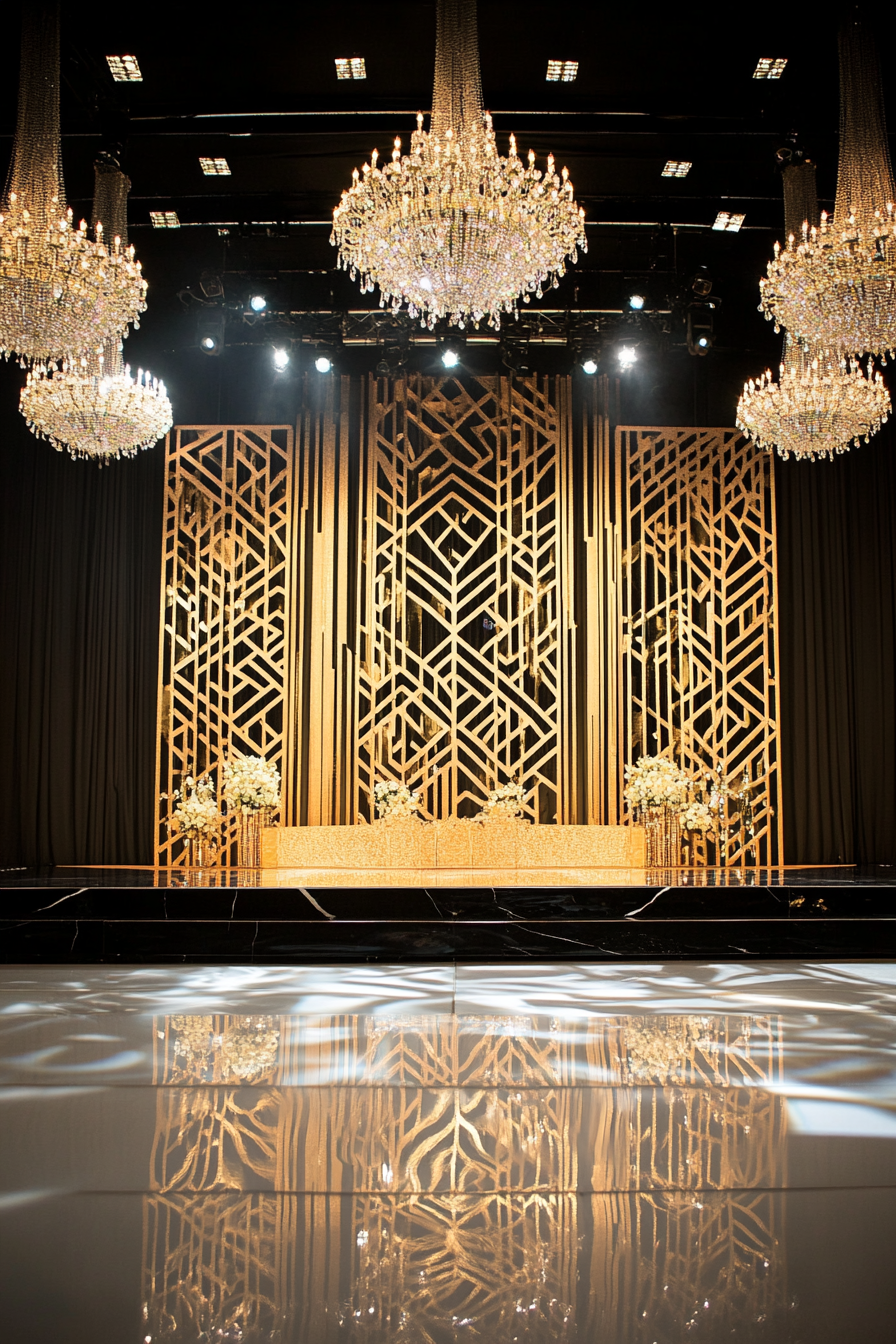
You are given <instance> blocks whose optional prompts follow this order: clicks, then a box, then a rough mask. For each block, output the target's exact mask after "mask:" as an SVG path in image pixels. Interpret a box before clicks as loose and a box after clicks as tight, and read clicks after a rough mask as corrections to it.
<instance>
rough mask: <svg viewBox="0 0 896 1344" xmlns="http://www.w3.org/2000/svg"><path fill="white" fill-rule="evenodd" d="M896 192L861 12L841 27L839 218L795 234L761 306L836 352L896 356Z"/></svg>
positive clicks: (872, 51) (772, 271) (764, 287)
mask: <svg viewBox="0 0 896 1344" xmlns="http://www.w3.org/2000/svg"><path fill="white" fill-rule="evenodd" d="M894 198H896V191H894V185H893V170H892V166H891V163H890V152H889V145H888V141H887V132H886V122H885V116H884V104H883V91H882V87H881V77H880V62H879V59H878V54H877V47H876V44H875V39H874V36H873V34H872V33H871V32H870V31H869V30H868V29H867V28H866V27H865V25H864V23H863V21H862V19H861V18H860V16H859V15H858V14H857V13H853V14H852V15H851V16H850V18H849V19H848V20H847V21H846V22H845V23H844V24H843V27H842V28H841V30H840V159H839V164H838V170H837V197H836V202H835V206H834V217H833V219H830V218H829V217H828V216H827V215H826V214H822V216H821V222H820V226H819V227H813V226H811V225H809V224H806V225H805V226H802V227H800V228H799V229H796V230H794V233H793V236H791V237H788V239H787V240H786V244H785V246H784V247H783V248H781V247H780V246H779V245H778V244H777V243H776V244H775V256H774V259H773V260H772V261H770V262H769V265H768V277H767V279H765V280H763V281H761V282H760V292H761V295H762V301H761V304H760V309H762V310H764V311H765V315H766V317H767V318H768V319H769V320H770V321H774V323H775V330H778V329H779V328H780V327H781V326H784V327H786V328H787V330H788V331H789V332H791V334H792V335H793V336H794V337H796V339H798V340H799V341H801V342H803V343H805V344H809V345H811V346H812V347H813V348H814V349H815V350H816V351H823V352H825V353H827V354H830V355H832V356H837V357H839V356H840V355H844V354H846V355H849V354H862V353H865V352H867V353H870V354H873V355H878V356H880V357H881V358H882V359H884V361H885V360H886V356H888V355H889V356H890V358H892V357H893V353H894V350H896V208H894Z"/></svg>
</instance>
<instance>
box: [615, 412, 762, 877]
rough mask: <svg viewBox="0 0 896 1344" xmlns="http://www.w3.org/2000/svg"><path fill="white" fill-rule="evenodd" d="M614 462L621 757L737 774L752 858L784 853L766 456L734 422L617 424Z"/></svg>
mask: <svg viewBox="0 0 896 1344" xmlns="http://www.w3.org/2000/svg"><path fill="white" fill-rule="evenodd" d="M615 466H616V470H617V471H618V472H619V486H618V492H617V503H616V508H617V510H618V521H619V524H620V526H621V545H622V556H621V563H620V570H619V580H620V585H619V593H618V607H619V616H620V622H621V630H622V650H621V652H622V674H623V675H622V696H621V704H622V716H623V724H624V727H623V734H622V741H623V755H624V757H625V759H626V760H627V761H631V760H636V759H637V757H638V756H640V755H642V754H648V755H652V754H654V753H656V752H659V751H666V752H668V753H671V754H672V755H674V756H675V758H676V759H677V760H679V761H680V763H681V764H682V765H683V766H684V768H685V769H686V770H687V771H688V772H689V773H691V774H697V773H699V772H701V771H702V770H706V769H707V768H709V767H712V766H713V765H714V764H715V763H716V762H721V763H722V765H723V767H724V770H725V773H726V775H727V778H728V780H729V781H730V782H731V784H732V786H733V787H734V788H736V787H737V786H738V783H739V781H741V780H742V778H743V776H744V773H745V772H746V775H747V777H748V778H749V782H750V787H751V790H752V796H753V810H754V817H755V833H756V842H757V845H758V851H759V859H760V861H761V862H762V863H775V862H780V861H781V812H780V804H779V797H780V781H779V770H780V765H779V738H778V690H777V665H778V660H777V639H776V634H775V617H776V601H777V590H776V565H775V512H774V493H773V482H772V474H771V459H770V458H769V456H768V454H767V453H764V452H762V451H761V450H760V449H758V448H756V447H754V445H753V444H751V443H750V442H749V441H748V440H746V439H745V438H744V437H743V436H742V435H741V434H739V433H738V431H737V430H733V429H650V428H630V427H625V428H619V429H617V431H616V463H615ZM733 834H734V843H733V845H732V849H731V853H730V854H729V862H733V863H738V862H740V860H741V857H742V854H741V849H740V838H739V837H740V832H739V830H737V831H736V832H734V833H733Z"/></svg>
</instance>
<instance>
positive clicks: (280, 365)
mask: <svg viewBox="0 0 896 1344" xmlns="http://www.w3.org/2000/svg"><path fill="white" fill-rule="evenodd" d="M273 360H274V368H275V369H276V370H277V372H278V373H282V372H283V370H284V369H285V368H286V366H287V364H288V363H289V351H288V350H284V349H283V348H282V347H281V346H275V347H274V353H273Z"/></svg>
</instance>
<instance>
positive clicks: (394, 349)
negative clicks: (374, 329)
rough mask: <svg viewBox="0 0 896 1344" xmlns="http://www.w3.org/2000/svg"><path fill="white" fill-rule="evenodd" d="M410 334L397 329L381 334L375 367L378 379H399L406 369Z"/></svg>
mask: <svg viewBox="0 0 896 1344" xmlns="http://www.w3.org/2000/svg"><path fill="white" fill-rule="evenodd" d="M410 349H411V342H410V334H409V332H408V331H407V330H402V329H400V328H399V329H397V330H395V331H388V332H385V333H384V334H383V337H382V339H381V340H380V343H379V352H380V358H379V362H378V364H377V366H376V375H377V377H378V378H400V377H401V376H402V375H403V374H404V372H405V371H406V369H407V363H408V355H409V354H410Z"/></svg>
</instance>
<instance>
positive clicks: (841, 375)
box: [736, 336, 890, 459]
mask: <svg viewBox="0 0 896 1344" xmlns="http://www.w3.org/2000/svg"><path fill="white" fill-rule="evenodd" d="M868 364H869V367H868V377H867V378H866V377H865V376H864V375H863V373H862V370H861V369H860V367H859V363H858V360H856V359H850V360H848V361H847V360H846V359H845V358H844V359H843V360H841V361H839V362H838V361H837V360H835V359H830V358H822V359H819V358H818V357H817V356H816V357H814V358H813V357H812V356H810V355H809V354H807V353H806V352H805V351H804V350H801V349H800V347H799V346H798V345H796V343H795V342H794V341H792V340H791V339H790V337H789V336H788V337H787V338H786V341H785V347H784V361H783V363H782V364H781V375H780V379H779V381H778V382H774V381H773V380H772V375H771V373H770V372H769V371H768V370H766V371H765V373H764V374H762V376H761V377H760V379H759V381H758V382H754V381H753V379H752V378H751V379H750V381H749V382H748V383H747V384H746V386H745V387H744V390H743V394H742V396H741V399H740V401H739V402H738V406H737V422H736V423H737V427H738V429H742V430H743V431H744V433H745V434H747V435H749V437H750V438H751V439H752V440H753V442H754V443H755V444H756V445H757V446H758V447H760V448H767V449H769V450H771V449H772V448H777V450H778V452H779V454H780V455H781V457H783V458H785V459H786V458H788V457H790V455H791V453H792V454H793V456H794V457H808V458H810V459H814V458H816V457H833V456H834V454H835V453H845V452H847V451H848V449H849V448H850V446H851V445H852V444H855V446H856V447H858V445H859V442H860V440H861V438H863V437H864V439H865V442H866V443H867V442H868V440H869V438H870V437H871V435H872V434H876V433H877V431H878V430H879V429H880V427H881V425H882V424H885V423H886V421H887V419H888V418H889V414H890V394H889V392H888V391H887V388H886V385H885V384H884V381H883V379H882V378H881V376H880V374H879V373H874V372H873V370H872V368H871V361H870V360H869V362H868Z"/></svg>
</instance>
